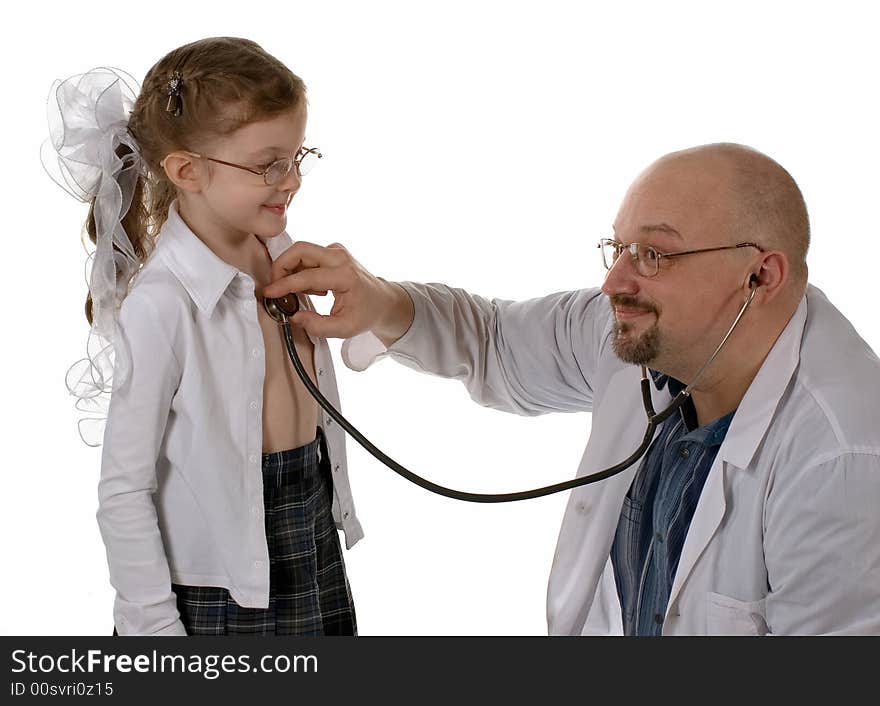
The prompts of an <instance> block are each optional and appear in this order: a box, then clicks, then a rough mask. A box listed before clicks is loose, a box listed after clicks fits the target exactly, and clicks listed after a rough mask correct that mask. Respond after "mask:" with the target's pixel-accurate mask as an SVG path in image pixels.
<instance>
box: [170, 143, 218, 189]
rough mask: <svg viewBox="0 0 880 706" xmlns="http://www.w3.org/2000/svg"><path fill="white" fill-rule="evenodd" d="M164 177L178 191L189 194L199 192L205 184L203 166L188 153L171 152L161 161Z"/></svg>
mask: <svg viewBox="0 0 880 706" xmlns="http://www.w3.org/2000/svg"><path fill="white" fill-rule="evenodd" d="M162 169H164V170H165V175H166V176H167V177H168V179H169V180H170V181H171V183H172V184H174V185H175V186H176V187H177V188H178V189H183V190H184V191H189V192H190V193H194V194H195V193H198V192H200V191H201V190H202V189H203V188H204V187H205V184H206V180H207V176H208V175H207V173H206V170H205V169H204V164H203V163H202V162H201V161H200V160H199V158H198V157H196V156H194V155H193V154H192V153H190V152H183V151H178V152H171V153H170V154H168V155H166V157H165V159H163V160H162Z"/></svg>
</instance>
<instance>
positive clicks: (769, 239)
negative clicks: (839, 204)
mask: <svg viewBox="0 0 880 706" xmlns="http://www.w3.org/2000/svg"><path fill="white" fill-rule="evenodd" d="M665 166H672V167H679V166H680V167H685V168H693V169H696V170H697V171H698V172H700V173H704V174H706V175H707V177H708V176H712V177H718V178H722V179H724V180H725V181H726V182H727V184H728V188H729V193H730V196H731V201H730V205H729V213H730V219H729V220H730V224H729V225H730V232H729V236H730V239H731V243H730V244H734V243H735V242H743V241H751V242H756V243H758V244H759V245H761V246H762V247H764V248H766V249H772V250H781V251H782V252H784V253H785V254H786V256H787V258H788V261H789V265H790V266H791V276H792V283H793V284H796V285H801V286H803V285H804V284H806V280H807V262H806V257H807V249H808V248H809V245H810V220H809V216H808V214H807V206H806V204H805V203H804V197H803V195H802V194H801V190H800V189H799V188H798V185H797V183H795V180H794V179H793V178H792V176H791V174H789V173H788V172H787V171H786V170H785V169H784V168H783V167H782V166H781V165H780V164H778V163H777V162H776V161H774V160H772V159H771V158H770V157H768V156H767V155H765V154H762V153H761V152H758V151H757V150H754V149H752V148H751V147H746V146H744V145H737V144H732V143H718V144H712V145H702V146H700V147H693V148H691V149H687V150H682V151H680V152H673V153H671V154H668V155H666V156H664V157H661V158H660V159H659V160H657V162H655V163H654V165H652V167H651V169H654V168H662V167H665Z"/></svg>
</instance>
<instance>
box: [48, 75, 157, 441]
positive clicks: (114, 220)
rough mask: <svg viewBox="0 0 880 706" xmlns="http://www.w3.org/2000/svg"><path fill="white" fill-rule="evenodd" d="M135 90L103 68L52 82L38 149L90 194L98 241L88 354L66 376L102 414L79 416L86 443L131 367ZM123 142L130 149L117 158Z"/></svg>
mask: <svg viewBox="0 0 880 706" xmlns="http://www.w3.org/2000/svg"><path fill="white" fill-rule="evenodd" d="M139 90H140V88H139V86H138V84H137V82H136V81H135V80H134V79H133V78H132V77H131V76H130V75H128V74H127V73H125V72H123V71H120V70H118V69H112V68H107V67H99V68H96V69H92V70H91V71H89V72H87V73H84V74H78V75H76V76H72V77H70V78H68V79H66V80H64V81H56V82H55V83H54V84H53V85H52V89H51V91H50V93H49V105H48V117H49V138H48V139H47V140H46V141H45V142H44V143H43V145H42V148H41V151H40V157H41V160H42V162H43V167H44V168H45V169H46V172H47V174H48V175H49V176H50V177H51V178H52V180H53V181H55V183H57V184H58V185H59V186H61V188H63V189H64V190H65V191H67V192H68V193H69V194H71V195H72V196H73V197H74V198H76V199H78V200H80V201H83V202H91V201H92V200H94V209H93V213H94V220H95V231H96V243H95V247H94V250H92V251H90V249H89V246H88V244H87V245H86V251H87V253H88V258H87V260H86V282H87V284H88V287H89V291H90V293H91V297H92V328H91V331H90V333H89V339H88V343H87V346H86V348H87V352H86V357H85V358H83V359H81V360H78V361H77V362H76V363H74V364H73V365H72V366H71V367H70V369H69V370H68V371H67V375H66V383H67V388H68V390H69V391H70V394H72V395H74V396H76V397H77V398H78V400H77V403H76V408H77V409H79V410H81V411H86V412H91V413H93V414H98V415H101V416H97V417H91V418H86V419H81V420H80V422H79V432H80V436H81V437H82V439H83V441H84V442H85V443H86V444H88V445H89V446H99V445H100V444H101V439H102V437H103V429H104V422H105V420H106V412H107V407H108V401H109V395H110V392H111V389H112V386H113V385H114V384H115V385H121V384H122V383H123V382H124V381H125V380H126V379H127V377H128V374H129V371H130V367H131V363H130V356H129V355H128V353H127V352H126V351H125V346H124V345H121V344H120V343H119V335H118V326H117V320H118V316H119V307H120V306H121V304H122V300H123V299H124V298H125V295H126V293H127V291H128V285H129V282H130V281H131V278H132V276H133V275H134V274H135V272H136V271H137V269H138V267H139V266H140V262H139V260H138V257H137V254H136V253H135V251H134V248H133V247H132V244H131V241H130V240H129V238H128V235H127V234H126V232H125V230H124V229H123V227H122V223H121V221H122V218H123V216H124V215H125V214H126V213H127V212H128V209H129V207H130V206H131V201H132V196H133V194H134V191H135V186H136V184H137V179H138V176H139V175H140V174H142V173H144V170H145V169H144V163H143V159H142V158H141V154H140V149H139V147H138V145H137V143H136V142H135V140H134V138H133V137H132V136H131V134H130V133H129V132H128V116H129V114H130V113H131V110H132V107H133V106H134V101H135V98H136V96H137V94H138V92H139ZM121 145H125V146H127V147H128V148H129V150H130V153H126V154H124V155H123V156H122V157H121V158H120V157H119V156H118V155H117V151H118V148H119V147H120V146H121ZM122 151H123V152H127V151H126V150H122ZM84 242H85V240H84Z"/></svg>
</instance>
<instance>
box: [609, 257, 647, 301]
mask: <svg viewBox="0 0 880 706" xmlns="http://www.w3.org/2000/svg"><path fill="white" fill-rule="evenodd" d="M602 291H603V292H604V293H605V294H607V295H608V296H612V295H614V294H631V295H635V294H638V291H639V275H638V273H637V272H636V268H635V263H634V262H633V261H632V257H631V256H630V254H629V252H627V251H624V252H622V253H621V254H620V257H618V258H617V260H615V262H614V264H613V265H612V266H611V269H610V270H608V272H607V274H606V275H605V281H604V282H603V283H602Z"/></svg>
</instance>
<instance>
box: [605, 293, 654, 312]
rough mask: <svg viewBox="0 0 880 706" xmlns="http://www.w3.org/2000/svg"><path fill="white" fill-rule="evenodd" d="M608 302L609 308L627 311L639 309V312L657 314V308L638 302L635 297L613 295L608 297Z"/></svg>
mask: <svg viewBox="0 0 880 706" xmlns="http://www.w3.org/2000/svg"><path fill="white" fill-rule="evenodd" d="M608 300H609V301H610V302H611V306H621V307H625V308H627V309H639V310H641V311H647V312H650V313H652V314H657V313H658V311H657V307H655V306H653V305H652V304H648V303H646V302H642V301H639V300H638V299H636V298H635V297H631V296H629V295H628V294H614V295H612V296H610V297H608Z"/></svg>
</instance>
